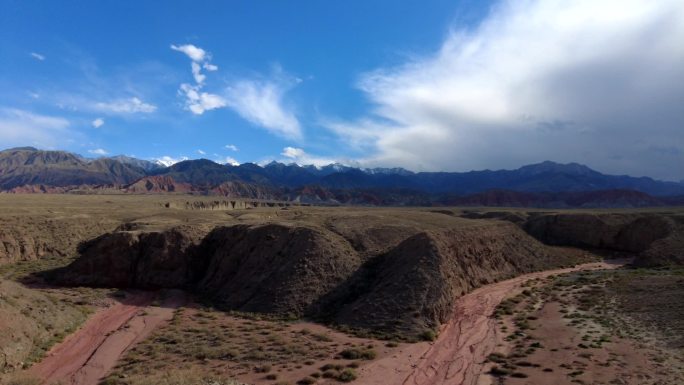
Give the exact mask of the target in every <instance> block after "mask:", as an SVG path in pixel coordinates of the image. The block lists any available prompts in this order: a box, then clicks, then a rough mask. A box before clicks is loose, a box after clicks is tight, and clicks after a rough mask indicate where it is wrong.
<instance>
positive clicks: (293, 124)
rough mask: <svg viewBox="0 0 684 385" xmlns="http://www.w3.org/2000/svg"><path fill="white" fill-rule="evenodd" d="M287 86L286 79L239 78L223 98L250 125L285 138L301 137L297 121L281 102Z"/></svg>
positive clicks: (289, 85) (288, 84)
mask: <svg viewBox="0 0 684 385" xmlns="http://www.w3.org/2000/svg"><path fill="white" fill-rule="evenodd" d="M290 87H291V83H290V82H287V81H259V80H241V81H238V82H236V83H234V84H233V85H232V86H230V87H229V88H228V90H227V91H226V101H227V103H228V107H230V108H231V109H233V110H235V112H237V113H238V115H240V116H241V117H242V118H243V119H245V120H247V121H249V122H251V123H252V124H254V125H257V126H261V127H264V128H266V129H267V130H268V131H270V132H272V133H274V134H276V135H279V136H282V137H285V138H288V139H300V138H301V137H302V129H301V126H300V124H299V120H298V119H297V117H296V116H295V115H294V113H293V112H292V111H290V110H289V109H288V108H287V107H286V106H285V105H284V103H283V95H284V93H285V92H286V91H287V90H288V89H289V88H290Z"/></svg>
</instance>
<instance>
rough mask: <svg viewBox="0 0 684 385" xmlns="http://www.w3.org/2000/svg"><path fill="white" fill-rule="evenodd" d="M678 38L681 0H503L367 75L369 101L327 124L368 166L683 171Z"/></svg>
mask: <svg viewBox="0 0 684 385" xmlns="http://www.w3.org/2000/svg"><path fill="white" fill-rule="evenodd" d="M682 42H684V2H682V1H678V0H662V1H657V2H647V1H640V0H619V1H618V0H605V1H600V2H597V1H588V0H576V1H572V2H568V1H560V0H558V1H554V0H544V1H541V0H536V1H503V2H501V3H499V4H498V5H497V6H495V7H494V8H493V9H492V10H491V12H490V14H489V15H488V17H486V19H485V20H484V21H483V22H482V23H481V24H480V25H479V26H478V27H477V28H475V29H473V30H455V31H452V32H451V33H450V34H449V35H448V36H447V37H446V39H445V41H444V42H443V44H442V46H441V48H440V49H439V51H438V52H435V53H433V54H431V55H427V56H425V57H422V58H418V59H415V60H412V61H410V62H408V63H405V64H403V65H400V66H397V67H394V68H381V69H378V70H376V71H373V72H370V73H366V74H364V75H363V76H362V77H361V78H360V80H359V82H358V87H359V88H360V90H362V92H363V93H364V94H365V95H366V97H367V98H368V100H369V101H370V102H371V103H372V105H373V108H372V110H371V111H370V112H369V113H368V115H367V116H362V117H360V118H359V119H358V120H356V121H334V122H328V124H327V126H328V128H330V129H331V130H332V131H334V132H335V133H337V134H338V135H340V137H342V138H343V139H344V140H345V141H346V142H347V143H348V144H350V145H352V146H354V147H356V148H361V149H365V150H366V151H369V152H370V153H371V154H372V155H371V156H368V157H367V158H366V159H365V160H364V162H365V163H366V164H368V165H392V166H403V167H407V168H410V169H418V170H420V169H427V170H469V169H482V168H502V167H505V168H512V167H516V166H519V165H522V164H525V163H530V162H536V161H540V160H545V159H551V160H556V161H580V162H583V163H587V164H589V165H591V166H593V167H596V168H599V169H600V170H603V171H606V172H617V173H620V172H629V173H630V174H647V175H652V176H655V177H660V178H667V179H681V178H682V177H684V174H683V173H684V171H682V170H681V167H674V165H682V164H684V130H683V127H684V108H682V107H681V106H682V100H684V83H683V82H681V81H677V80H675V79H684V44H682ZM663 149H666V150H665V151H663Z"/></svg>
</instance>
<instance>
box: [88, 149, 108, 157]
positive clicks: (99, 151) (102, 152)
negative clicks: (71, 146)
mask: <svg viewBox="0 0 684 385" xmlns="http://www.w3.org/2000/svg"><path fill="white" fill-rule="evenodd" d="M88 153H89V154H93V155H99V156H105V155H107V154H109V152H108V151H107V150H105V149H103V148H95V149H92V150H88Z"/></svg>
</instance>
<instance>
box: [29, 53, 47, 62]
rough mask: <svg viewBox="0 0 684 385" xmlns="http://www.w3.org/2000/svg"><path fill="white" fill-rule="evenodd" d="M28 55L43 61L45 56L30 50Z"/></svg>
mask: <svg viewBox="0 0 684 385" xmlns="http://www.w3.org/2000/svg"><path fill="white" fill-rule="evenodd" d="M29 55H31V57H32V58H34V59H36V60H39V61H44V60H45V56H44V55H41V54H39V53H36V52H31V53H30V54H29Z"/></svg>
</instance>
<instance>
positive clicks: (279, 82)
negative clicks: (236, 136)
mask: <svg viewBox="0 0 684 385" xmlns="http://www.w3.org/2000/svg"><path fill="white" fill-rule="evenodd" d="M171 49H174V50H176V51H180V52H183V53H185V54H186V55H188V57H190V59H191V60H192V62H191V63H190V65H191V72H192V77H193V79H194V80H195V84H189V83H182V84H181V85H180V87H179V90H178V92H179V94H180V95H182V96H183V97H184V98H185V108H186V109H187V110H189V111H190V112H192V113H193V114H195V115H202V114H204V113H205V112H206V111H210V110H214V109H218V108H224V107H229V108H231V109H232V110H234V111H235V112H236V113H237V114H238V115H240V116H241V117H242V118H243V119H245V120H247V121H249V122H250V123H252V124H254V125H256V126H260V127H264V128H266V129H267V130H268V131H270V132H272V133H274V134H276V135H279V136H282V137H285V138H288V139H300V138H301V136H302V130H301V126H300V124H299V120H298V119H297V117H296V116H295V115H294V113H293V112H292V111H290V110H289V109H288V108H287V107H286V106H285V105H284V103H283V95H284V94H285V92H287V91H288V90H289V89H290V88H292V87H293V86H294V85H295V84H298V83H300V82H301V81H302V80H301V79H299V78H290V77H288V76H285V75H284V73H283V70H282V69H281V68H280V67H279V66H276V67H275V68H274V76H273V78H272V79H268V80H255V79H243V80H238V81H235V82H233V83H232V85H231V86H229V87H228V88H227V90H226V91H225V92H224V93H222V94H217V93H211V92H205V91H203V89H204V87H205V82H206V80H207V76H206V75H204V74H203V73H202V69H206V70H207V71H217V70H218V66H216V65H213V64H211V63H209V60H210V58H211V55H209V53H207V52H206V51H205V50H203V49H201V48H199V47H195V46H194V45H183V46H176V45H171Z"/></svg>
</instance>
